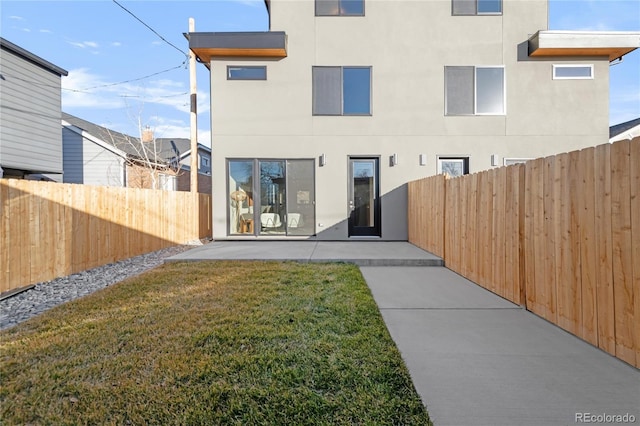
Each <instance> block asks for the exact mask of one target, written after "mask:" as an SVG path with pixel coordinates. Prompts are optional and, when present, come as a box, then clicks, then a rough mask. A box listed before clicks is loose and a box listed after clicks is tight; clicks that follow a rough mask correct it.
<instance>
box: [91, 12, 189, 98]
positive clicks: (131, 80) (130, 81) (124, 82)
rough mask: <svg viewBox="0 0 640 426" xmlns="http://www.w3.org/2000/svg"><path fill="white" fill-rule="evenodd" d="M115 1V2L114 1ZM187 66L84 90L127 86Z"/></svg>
mask: <svg viewBox="0 0 640 426" xmlns="http://www.w3.org/2000/svg"><path fill="white" fill-rule="evenodd" d="M114 1H115V0H114ZM185 64H186V61H185V62H183V63H181V64H180V65H178V66H177V67H172V68H167V69H166V70H162V71H158V72H154V73H153V74H149V75H145V76H144V77H138V78H132V79H130V80H124V81H119V82H117V83H107V84H100V85H98V86H93V87H86V88H84V89H82V90H93V89H100V88H103V87H111V86H117V85H119V84H126V83H132V82H134V81H140V80H144V79H147V78H151V77H155V76H156V75H159V74H164V73H166V72H169V71H173V70H177V69H178V68H182V67H183V66H184V65H185Z"/></svg>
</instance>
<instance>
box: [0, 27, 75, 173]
mask: <svg viewBox="0 0 640 426" xmlns="http://www.w3.org/2000/svg"><path fill="white" fill-rule="evenodd" d="M66 75H67V71H65V70H64V69H62V68H60V67H58V66H56V65H53V64H52V63H50V62H47V61H45V60H44V59H42V58H40V57H38V56H36V55H34V54H33V53H31V52H28V51H26V50H25V49H23V48H21V47H19V46H16V45H15V44H13V43H11V42H9V41H8V40H5V39H4V38H0V114H1V116H2V120H0V167H1V168H2V172H1V174H2V175H3V176H4V177H14V178H25V177H27V178H28V177H29V176H30V175H34V174H38V175H41V174H47V175H48V176H49V177H50V178H52V179H54V180H57V181H61V180H62V171H63V167H62V132H61V131H60V114H61V112H60V109H61V90H60V87H61V84H60V79H61V77H62V76H66Z"/></svg>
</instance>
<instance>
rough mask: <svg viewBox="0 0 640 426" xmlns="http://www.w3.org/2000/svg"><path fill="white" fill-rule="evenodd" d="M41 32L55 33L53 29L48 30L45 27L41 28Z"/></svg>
mask: <svg viewBox="0 0 640 426" xmlns="http://www.w3.org/2000/svg"><path fill="white" fill-rule="evenodd" d="M40 32H41V33H46V34H52V33H53V31H51V30H47V29H44V28H43V29H41V30H40Z"/></svg>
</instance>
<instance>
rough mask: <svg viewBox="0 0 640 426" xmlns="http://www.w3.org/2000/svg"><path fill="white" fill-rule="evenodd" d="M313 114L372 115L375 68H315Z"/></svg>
mask: <svg viewBox="0 0 640 426" xmlns="http://www.w3.org/2000/svg"><path fill="white" fill-rule="evenodd" d="M312 78H313V108H312V109H313V115H371V67H313V76H312Z"/></svg>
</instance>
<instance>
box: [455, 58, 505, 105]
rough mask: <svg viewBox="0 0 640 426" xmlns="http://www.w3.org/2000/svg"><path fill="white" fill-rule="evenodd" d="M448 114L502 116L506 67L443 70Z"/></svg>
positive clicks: (470, 67)
mask: <svg viewBox="0 0 640 426" xmlns="http://www.w3.org/2000/svg"><path fill="white" fill-rule="evenodd" d="M444 74H445V76H444V78H445V115H503V114H505V112H506V107H505V104H506V102H505V93H506V91H505V78H504V67H502V66H498V67H472V66H462V67H444Z"/></svg>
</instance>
